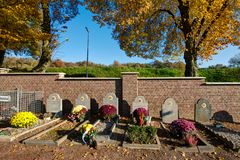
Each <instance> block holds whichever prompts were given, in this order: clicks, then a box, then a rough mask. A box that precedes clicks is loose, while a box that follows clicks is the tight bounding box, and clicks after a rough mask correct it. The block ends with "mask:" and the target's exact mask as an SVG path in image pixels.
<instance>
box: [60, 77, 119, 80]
mask: <svg viewBox="0 0 240 160" xmlns="http://www.w3.org/2000/svg"><path fill="white" fill-rule="evenodd" d="M120 79H121V78H115V77H88V78H86V77H62V78H59V80H120Z"/></svg>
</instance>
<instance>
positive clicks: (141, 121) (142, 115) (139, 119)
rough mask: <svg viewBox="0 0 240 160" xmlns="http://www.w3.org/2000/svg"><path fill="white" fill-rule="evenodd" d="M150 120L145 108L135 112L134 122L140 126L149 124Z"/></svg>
mask: <svg viewBox="0 0 240 160" xmlns="http://www.w3.org/2000/svg"><path fill="white" fill-rule="evenodd" d="M147 120H148V111H147V110H146V109H145V108H143V107H142V108H137V109H136V110H135V111H134V112H133V121H134V122H135V123H136V124H137V125H139V126H143V125H145V124H146V123H147Z"/></svg>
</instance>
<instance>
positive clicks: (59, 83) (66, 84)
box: [0, 73, 240, 122]
mask: <svg viewBox="0 0 240 160" xmlns="http://www.w3.org/2000/svg"><path fill="white" fill-rule="evenodd" d="M20 87H21V88H22V90H23V91H44V103H46V99H47V97H48V95H50V94H51V93H58V94H59V95H60V96H61V98H62V99H63V100H64V104H65V105H75V99H76V98H77V95H78V94H79V93H86V94H88V95H89V97H90V98H91V105H92V107H93V108H95V107H98V106H101V105H102V99H103V97H104V96H105V95H106V94H107V93H108V92H113V93H115V94H116V95H117V97H118V98H119V111H120V114H121V115H128V114H129V110H130V109H129V108H130V106H131V105H132V102H133V100H134V98H135V97H136V96H138V95H139V96H144V97H145V98H146V100H147V101H148V102H149V110H150V115H151V116H156V117H159V116H160V111H161V108H162V104H163V103H164V101H165V100H166V99H167V98H169V97H171V98H174V99H175V101H176V103H177V104H178V108H179V116H180V117H184V118H189V119H194V109H195V104H196V102H197V100H198V99H200V98H205V99H207V100H208V101H209V102H210V104H211V105H212V113H213V114H214V113H216V112H221V111H225V113H228V114H230V116H232V117H233V120H234V121H235V122H240V83H205V79H204V78H202V77H196V78H195V77H194V78H184V77H180V78H139V77H138V76H137V73H123V74H122V78H88V79H86V78H65V77H64V75H63V74H58V73H57V74H56V73H46V74H41V73H35V74H0V90H2V91H3V90H12V89H16V88H20Z"/></svg>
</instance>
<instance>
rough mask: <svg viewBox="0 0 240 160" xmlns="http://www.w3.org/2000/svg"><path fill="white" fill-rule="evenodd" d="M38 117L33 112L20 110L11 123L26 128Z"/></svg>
mask: <svg viewBox="0 0 240 160" xmlns="http://www.w3.org/2000/svg"><path fill="white" fill-rule="evenodd" d="M37 120H38V118H37V117H36V116H35V115H34V114H33V113H32V112H19V113H17V114H15V115H14V116H13V117H12V118H11V120H10V124H11V125H12V126H15V127H20V128H23V127H24V128H26V127H29V126H32V125H33V124H35V123H36V122H37Z"/></svg>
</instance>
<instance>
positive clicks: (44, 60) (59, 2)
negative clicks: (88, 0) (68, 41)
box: [33, 0, 79, 71]
mask: <svg viewBox="0 0 240 160" xmlns="http://www.w3.org/2000/svg"><path fill="white" fill-rule="evenodd" d="M78 5H79V0H42V1H41V10H42V14H43V22H42V32H43V33H46V34H50V35H52V36H51V37H49V38H48V39H45V40H43V41H42V45H41V46H42V48H41V57H40V59H39V62H38V65H37V66H35V67H34V68H33V71H44V70H45V69H46V67H47V66H48V65H49V63H50V60H51V56H52V53H53V50H54V49H55V48H56V47H57V46H58V45H59V42H58V41H57V40H58V34H59V33H58V32H59V31H60V32H61V31H63V29H66V26H62V25H63V24H65V23H66V22H67V21H69V20H70V19H72V18H74V17H75V16H76V15H77V14H78V11H79V10H78ZM59 26H60V27H62V28H60V27H59Z"/></svg>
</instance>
